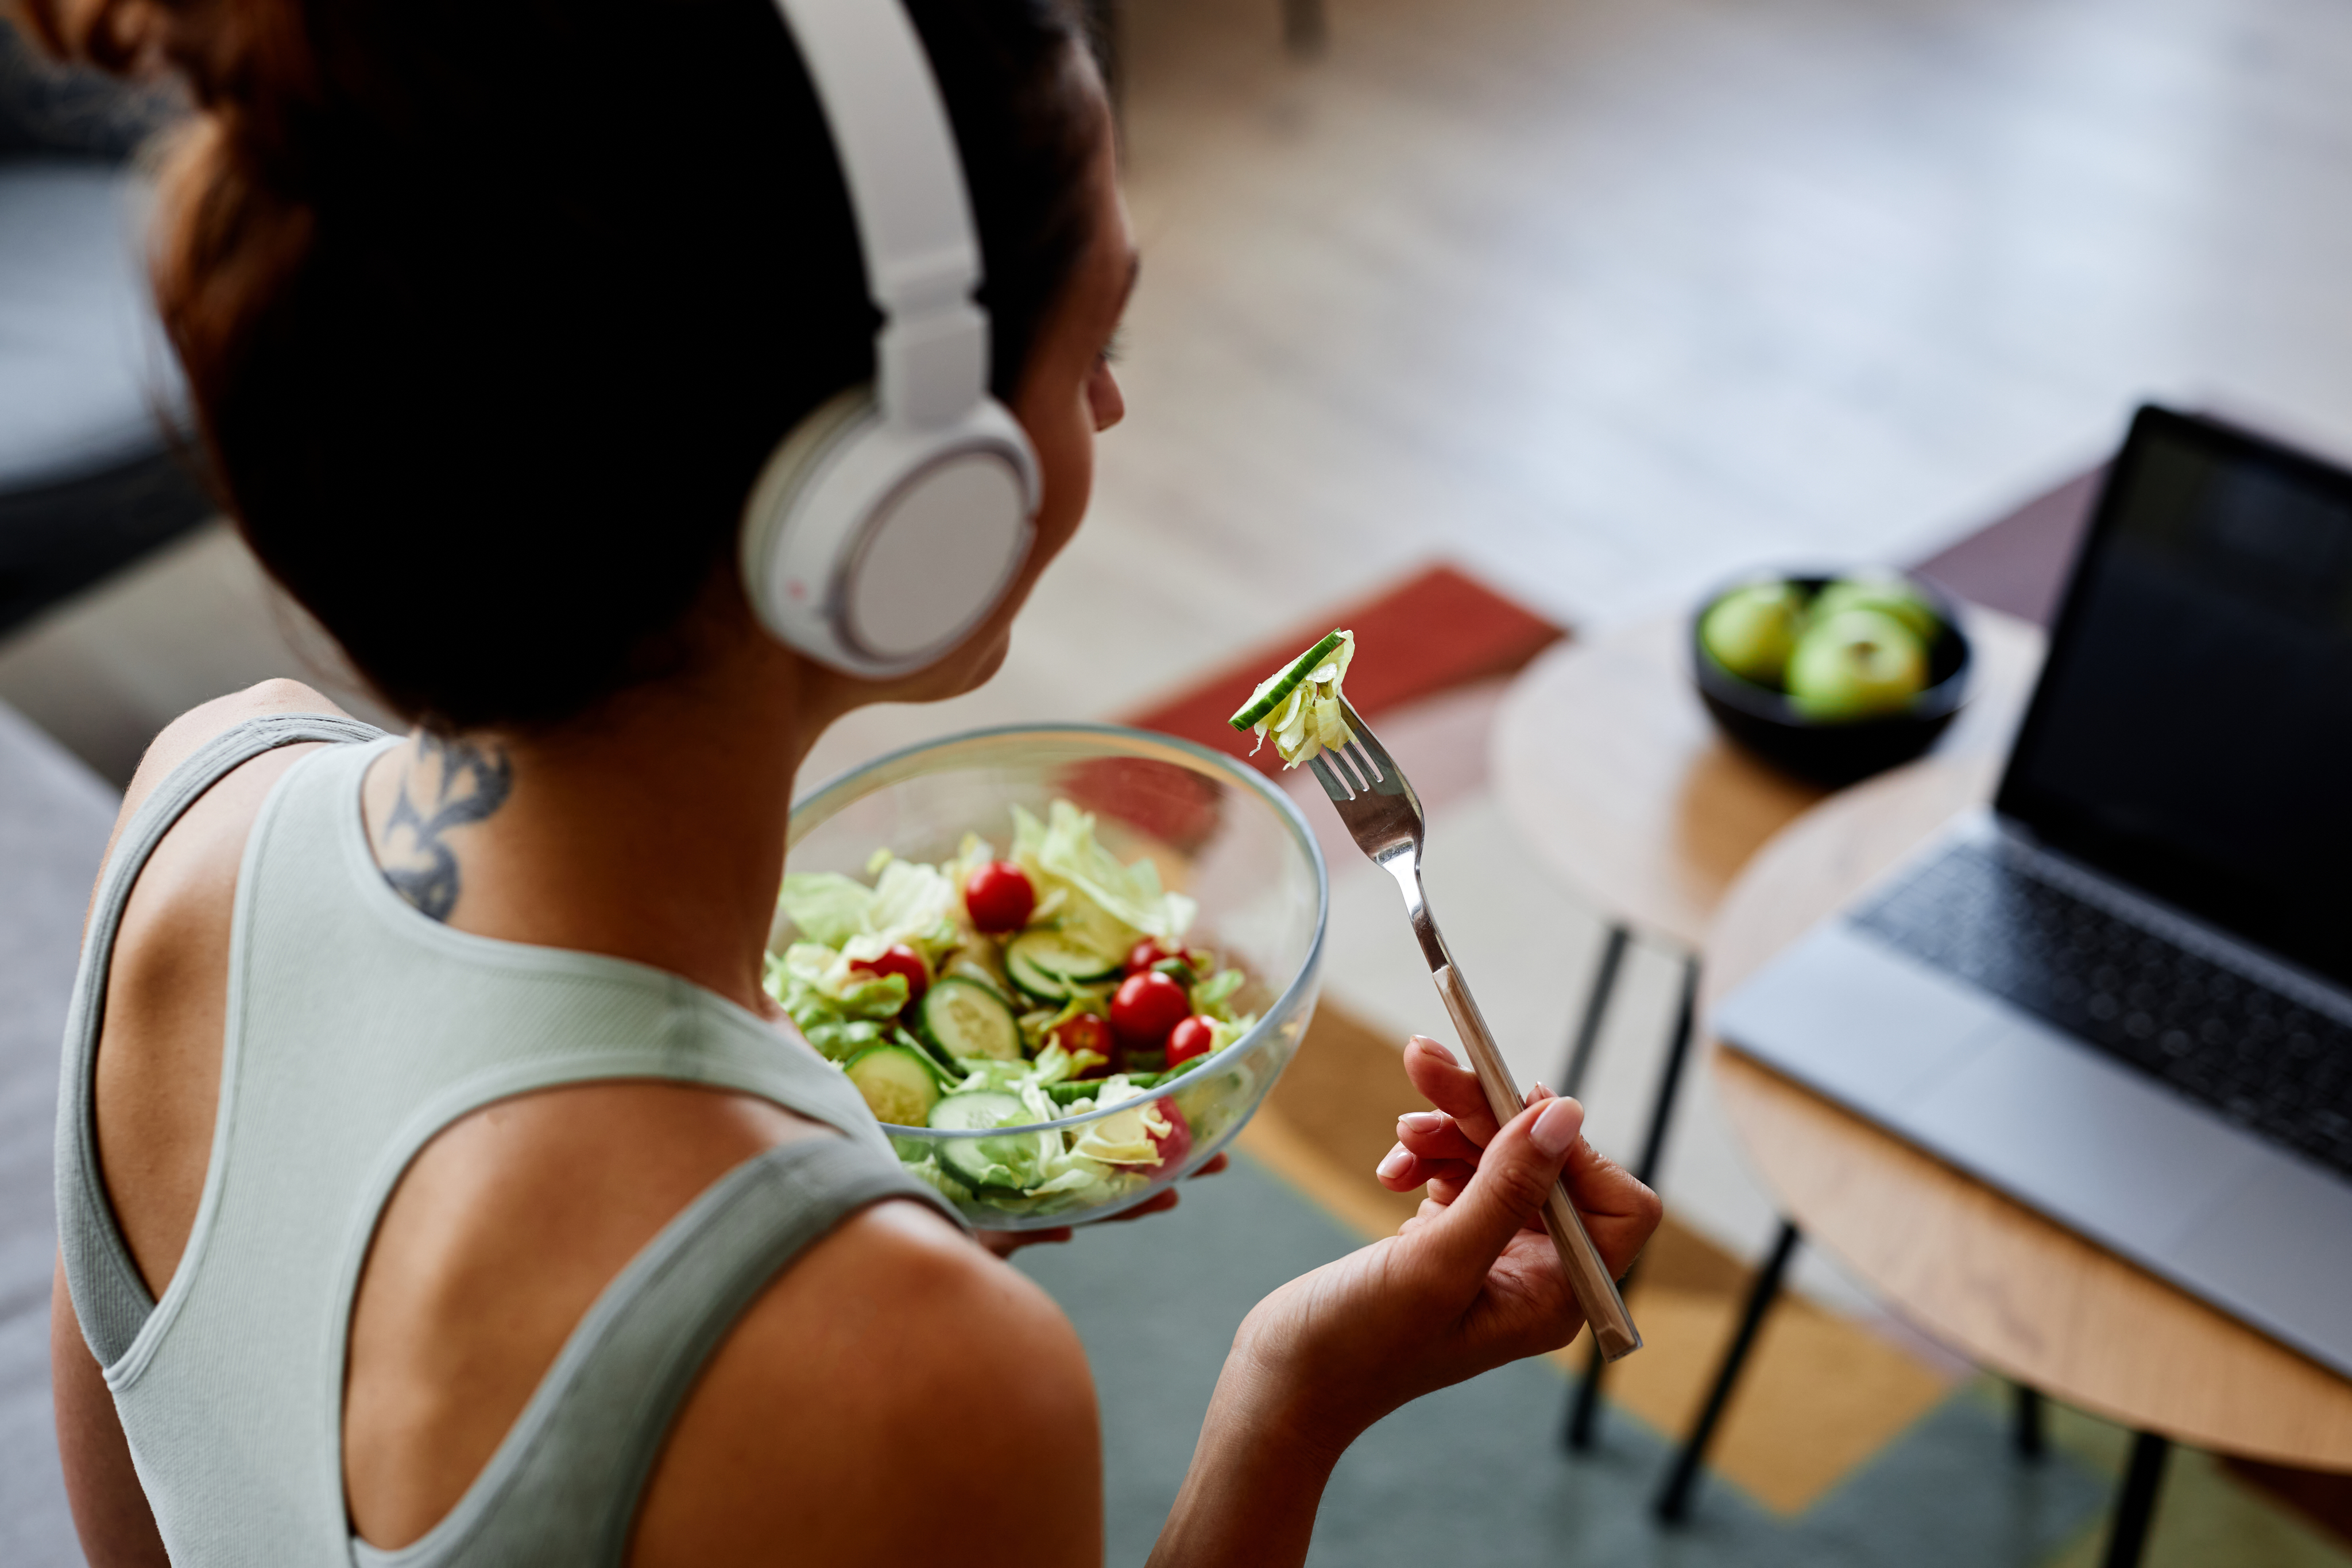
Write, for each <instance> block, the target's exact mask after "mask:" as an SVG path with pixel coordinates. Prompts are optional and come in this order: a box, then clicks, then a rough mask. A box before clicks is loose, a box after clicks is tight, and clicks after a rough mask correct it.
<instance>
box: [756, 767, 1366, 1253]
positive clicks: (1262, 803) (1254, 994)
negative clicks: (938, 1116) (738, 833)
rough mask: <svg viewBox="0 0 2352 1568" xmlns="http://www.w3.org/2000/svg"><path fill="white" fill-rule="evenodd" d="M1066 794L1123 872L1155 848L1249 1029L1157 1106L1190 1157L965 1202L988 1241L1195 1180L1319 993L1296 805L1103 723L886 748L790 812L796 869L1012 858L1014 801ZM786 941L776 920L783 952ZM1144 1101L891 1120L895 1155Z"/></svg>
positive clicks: (1309, 865)
mask: <svg viewBox="0 0 2352 1568" xmlns="http://www.w3.org/2000/svg"><path fill="white" fill-rule="evenodd" d="M1057 797H1059V798H1066V799H1068V800H1072V801H1074V802H1076V804H1077V805H1078V806H1079V807H1081V808H1082V809H1084V810H1089V811H1092V812H1094V813H1095V814H1096V817H1097V827H1096V831H1097V836H1098V837H1099V838H1100V840H1101V841H1102V843H1103V844H1104V845H1105V846H1106V847H1107V848H1108V849H1109V850H1110V851H1111V852H1113V853H1115V854H1117V855H1118V857H1119V858H1120V859H1121V860H1122V861H1128V862H1132V861H1134V860H1135V859H1137V858H1138V857H1139V856H1144V855H1149V856H1150V858H1151V860H1152V861H1153V862H1154V863H1155V864H1157V866H1158V867H1159V870H1160V880H1161V882H1162V883H1163V884H1164V885H1165V886H1167V887H1168V888H1170V889H1171V890H1172V891H1177V892H1181V893H1185V894H1190V895H1191V896H1192V898H1193V899H1195V900H1197V901H1198V903H1199V904H1200V915H1199V917H1198V919H1197V920H1195V921H1194V923H1193V925H1192V931H1191V932H1190V933H1188V934H1187V936H1186V940H1187V942H1188V943H1190V944H1192V946H1206V947H1213V948H1214V949H1216V951H1217V952H1218V954H1219V955H1220V956H1222V957H1223V961H1224V962H1226V963H1228V964H1231V965H1233V966H1234V967H1238V968H1240V969H1242V970H1243V971H1244V973H1245V974H1246V975H1247V976H1248V983H1247V984H1246V985H1245V986H1244V988H1242V990H1241V991H1240V992H1239V993H1238V994H1237V996H1236V997H1235V998H1234V1002H1235V1007H1236V1009H1237V1010H1238V1011H1241V1012H1244V1013H1250V1012H1255V1013H1256V1014H1258V1015H1259V1017H1258V1021H1257V1024H1256V1025H1255V1027H1254V1028H1253V1029H1251V1030H1249V1031H1248V1032H1247V1033H1246V1034H1244V1035H1243V1036H1242V1038H1241V1039H1239V1040H1235V1041H1234V1043H1232V1044H1231V1045H1229V1046H1227V1047H1225V1049H1224V1050H1223V1051H1219V1052H1217V1053H1216V1054H1215V1055H1214V1056H1212V1057H1210V1058H1209V1059H1208V1060H1207V1061H1204V1062H1202V1064H1201V1065H1200V1066H1198V1067H1195V1068H1193V1069H1192V1071H1189V1072H1187V1073H1185V1074H1184V1075H1183V1076H1182V1077H1181V1078H1179V1079H1177V1080H1175V1081H1174V1082H1171V1084H1170V1085H1169V1086H1168V1088H1167V1090H1166V1092H1164V1093H1163V1094H1158V1095H1155V1096H1153V1098H1155V1099H1157V1100H1158V1101H1160V1104H1161V1108H1162V1113H1163V1114H1164V1113H1165V1112H1166V1110H1167V1109H1168V1108H1169V1107H1171V1106H1172V1108H1173V1109H1174V1110H1175V1111H1176V1112H1178V1113H1181V1116H1182V1118H1183V1125H1184V1127H1185V1128H1186V1129H1187V1130H1188V1131H1189V1133H1190V1139H1191V1146H1190V1147H1189V1148H1184V1147H1182V1146H1181V1145H1182V1140H1181V1139H1171V1140H1170V1142H1169V1148H1170V1155H1169V1157H1167V1158H1166V1159H1165V1160H1164V1161H1163V1163H1162V1164H1161V1165H1160V1166H1159V1167H1157V1168H1156V1169H1152V1170H1149V1171H1144V1170H1136V1171H1134V1176H1135V1179H1133V1180H1132V1181H1129V1182H1126V1183H1124V1184H1122V1185H1123V1188H1124V1189H1123V1190H1120V1191H1118V1192H1117V1193H1116V1194H1114V1195H1111V1196H1108V1197H1104V1196H1102V1195H1099V1194H1097V1195H1090V1196H1082V1197H1079V1196H1073V1195H1068V1194H1057V1195H1051V1196H1046V1197H1020V1196H1017V1195H1013V1194H1005V1195H1002V1196H991V1195H989V1194H986V1193H980V1194H975V1195H973V1197H971V1199H970V1200H969V1201H959V1202H958V1203H957V1207H959V1208H960V1209H961V1210H962V1212H963V1214H964V1217H965V1218H968V1219H970V1220H971V1223H972V1224H973V1225H974V1226H975V1227H978V1228H981V1229H984V1230H1034V1229H1042V1228H1048V1227H1052V1226H1060V1225H1075V1224H1082V1223H1084V1222H1086V1221H1087V1220H1090V1219H1101V1218H1106V1217H1107V1216H1109V1215H1113V1214H1117V1213H1119V1212H1120V1211H1122V1210H1124V1209H1129V1208H1132V1207H1135V1206H1136V1205H1137V1204H1139V1203H1142V1202H1144V1201H1145V1200H1146V1199H1148V1198H1150V1197H1151V1196H1152V1195H1153V1194H1154V1193H1156V1192H1158V1191H1160V1188H1162V1187H1164V1186H1168V1185H1169V1184H1170V1183H1171V1182H1173V1181H1176V1180H1179V1179H1180V1178H1181V1177H1182V1176H1186V1175H1188V1174H1190V1173H1191V1172H1192V1171H1194V1170H1196V1169H1198V1168H1199V1167H1200V1166H1202V1164H1203V1163H1204V1162H1206V1161H1207V1160H1208V1159H1209V1158H1210V1157H1211V1156H1212V1155H1215V1154H1216V1153H1217V1151H1218V1150H1220V1149H1222V1148H1223V1147H1224V1145H1226V1144H1227V1143H1229V1142H1231V1141H1232V1139H1233V1136H1234V1134H1235V1133H1237V1132H1239V1131H1241V1128H1242V1125H1243V1124H1244V1123H1245V1122H1247V1121H1248V1120H1249V1118H1250V1114H1251V1113H1252V1112H1254V1111H1255V1110H1256V1109H1257V1106H1258V1102H1259V1101H1261V1100H1263V1099H1265V1095H1266V1092H1267V1091H1268V1090H1270V1089H1272V1088H1273V1087H1274V1082H1275V1080H1276V1078H1278V1077H1280V1076H1281V1074H1282V1070H1283V1069H1284V1068H1285V1067H1286V1066H1287V1065H1288V1064H1289V1061H1290V1058H1291V1056H1292V1055H1293V1054H1294V1053H1295V1052H1296V1051H1297V1049H1298V1041H1299V1038H1300V1036H1301V1035H1303V1034H1304V1033H1305V1032H1306V1030H1307V1019H1308V1018H1309V1017H1310V1016H1312V1014H1313V1013H1314V1010H1315V997H1316V992H1317V990H1318V988H1319V987H1320V985H1321V983H1322V967H1323V928H1324V922H1325V919H1326V915H1327V914H1328V907H1329V904H1330V885H1329V882H1328V877H1327V876H1326V874H1325V871H1324V866H1323V853H1322V851H1321V850H1320V849H1318V847H1317V845H1316V842H1315V837H1314V834H1313V833H1311V832H1310V831H1308V830H1307V823H1306V821H1304V820H1303V819H1301V818H1300V816H1299V814H1298V809H1297V807H1296V806H1294V805H1292V804H1291V802H1290V800H1289V798H1288V797H1287V796H1286V795H1285V794H1283V792H1282V791H1281V790H1279V789H1276V788H1275V787H1274V786H1273V785H1272V784H1270V783H1268V782H1267V781H1266V779H1265V778H1264V776H1262V775H1261V774H1259V773H1258V772H1257V771H1256V770H1255V768H1249V767H1247V766H1245V765H1244V764H1242V763H1239V762H1236V761H1234V760H1233V759H1232V758H1226V757H1222V756H1219V755H1218V754H1217V753H1215V752H1213V751H1211V750H1208V749H1207V748H1206V747H1199V746H1194V745H1192V743H1191V742H1189V741H1182V740H1178V739H1176V738H1174V737H1171V736H1165V735H1153V734H1150V733H1149V732H1147V731H1144V730H1139V729H1122V728H1118V727H1115V726H1111V725H1078V724H1074V725H1048V726H1040V727H1020V728H1006V729H983V730H976V731H973V732H972V733H971V734H968V735H961V736H955V737H950V738H949V739H946V740H940V741H933V742H930V743H929V744H927V745H923V746H919V747H910V748H909V749H908V750H905V751H899V752H894V753H892V754H891V755H889V756H887V757H884V758H878V759H877V760H876V761H873V762H869V763H867V764H866V766H865V767H863V768H857V769H856V770H855V771H854V772H850V773H846V774H844V775H843V776H842V777H840V778H838V779H834V780H833V781H832V782H830V783H828V784H825V785H824V786H823V787H822V788H820V789H817V790H816V791H815V792H814V793H813V794H811V795H809V796H807V797H805V798H804V799H803V800H801V801H800V802H799V803H798V804H797V805H795V806H794V807H793V815H792V825H791V829H790V832H789V836H788V839H787V843H788V846H789V849H788V858H787V863H788V864H789V865H790V866H791V868H792V869H793V871H798V872H814V871H833V872H840V873H845V874H846V875H849V876H855V877H858V878H860V879H861V880H863V879H864V876H865V872H866V862H868V861H869V860H870V859H871V858H872V856H873V854H874V852H875V851H876V850H877V849H882V848H887V849H889V850H890V851H891V852H893V853H894V854H896V855H898V857H899V858H900V859H902V860H912V861H926V862H940V861H945V860H949V859H951V858H952V857H953V856H954V854H955V853H956V850H957V847H958V846H959V845H960V844H961V842H962V841H963V836H964V834H966V833H968V832H971V833H978V834H979V835H980V836H981V837H982V838H984V839H986V840H988V841H990V842H991V843H992V844H994V845H995V846H996V847H997V849H998V851H999V852H1003V849H1004V848H1005V847H1006V845H1007V844H1008V843H1009V841H1011V838H1012V834H1013V814H1012V808H1013V806H1014V805H1016V804H1017V805H1021V806H1024V807H1026V808H1027V809H1028V810H1031V811H1032V812H1034V813H1035V814H1036V815H1038V816H1039V817H1043V816H1045V811H1046V807H1047V805H1048V803H1049V802H1051V801H1052V800H1055V799H1056V798H1057ZM792 938H793V927H792V925H791V923H790V922H789V921H787V920H785V919H784V918H783V916H782V915H778V917H777V925H776V928H775V930H774V931H773V932H772V933H771V945H772V946H775V947H776V948H777V949H778V950H779V951H781V950H782V946H783V944H785V943H786V942H788V941H790V940H792ZM1135 1108H1136V1107H1135V1103H1126V1104H1119V1105H1111V1106H1108V1107H1106V1108H1103V1109H1099V1110H1096V1111H1092V1112H1089V1113H1087V1114H1085V1115H1082V1116H1066V1117H1064V1118H1062V1119H1060V1120H1058V1121H1054V1122H1045V1123H1039V1124H1036V1125H1034V1126H1032V1127H1026V1128H1001V1129H996V1130H992V1131H986V1132H950V1131H946V1130H942V1129H935V1128H930V1127H898V1126H891V1125H889V1124H885V1125H884V1129H883V1130H884V1131H885V1132H887V1133H888V1134H890V1137H891V1140H892V1142H893V1144H894V1145H895V1146H896V1147H897V1148H898V1151H899V1155H900V1157H901V1158H903V1159H906V1160H908V1162H909V1163H914V1164H919V1163H920V1162H922V1161H923V1160H924V1159H926V1158H928V1157H929V1155H932V1154H933V1153H935V1152H936V1150H937V1146H938V1145H940V1144H942V1143H945V1142H948V1141H950V1140H954V1139H969V1138H1003V1137H1013V1136H1021V1135H1024V1134H1060V1135H1062V1136H1064V1137H1066V1138H1069V1139H1073V1140H1075V1139H1076V1137H1077V1136H1078V1135H1079V1134H1082V1133H1083V1132H1084V1131H1085V1130H1086V1129H1087V1126H1088V1125H1089V1124H1092V1123H1095V1122H1098V1121H1101V1120H1103V1119H1104V1118H1106V1117H1109V1116H1116V1115H1120V1114H1122V1113H1131V1112H1133V1111H1134V1110H1135Z"/></svg>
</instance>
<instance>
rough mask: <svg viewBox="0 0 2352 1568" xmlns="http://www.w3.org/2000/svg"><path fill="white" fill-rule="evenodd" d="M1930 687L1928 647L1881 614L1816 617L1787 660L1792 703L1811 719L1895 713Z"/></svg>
mask: <svg viewBox="0 0 2352 1568" xmlns="http://www.w3.org/2000/svg"><path fill="white" fill-rule="evenodd" d="M1926 688H1927V643H1925V642H1923V641H1922V640H1921V639H1920V637H1919V634H1918V633H1917V632H1914V631H1912V630H1911V628H1910V627H1908V626H1906V625H1905V624H1904V623H1903V622H1900V621H1898V620H1896V619H1895V617H1894V616H1892V615H1889V614H1887V613H1886V612H1885V611H1883V610H1841V611H1839V612H1836V613H1835V614H1832V615H1822V616H1816V617H1814V618H1813V620H1812V622H1811V624H1810V625H1808V626H1807V627H1806V628H1805V634H1804V635H1803V636H1801V637H1800V638H1798V639H1797V648H1796V652H1794V653H1790V655H1789V700H1790V702H1792V703H1794V704H1795V705H1796V707H1797V711H1798V712H1799V713H1801V714H1803V715H1804V716H1806V717H1808V718H1813V719H1822V720H1829V721H1835V720H1839V719H1852V718H1866V717H1868V716H1871V715H1873V714H1882V713H1893V712H1895V711H1897V710H1899V709H1901V708H1902V707H1904V706H1906V705H1907V704H1908V703H1909V702H1910V701H1911V699H1912V698H1913V697H1916V696H1917V695H1919V694H1920V692H1922V691H1923V690H1925V689H1926Z"/></svg>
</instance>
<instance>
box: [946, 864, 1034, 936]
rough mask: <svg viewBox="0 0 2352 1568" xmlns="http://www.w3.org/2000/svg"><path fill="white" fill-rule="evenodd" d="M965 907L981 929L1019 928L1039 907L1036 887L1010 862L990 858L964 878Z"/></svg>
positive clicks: (995, 930)
mask: <svg viewBox="0 0 2352 1568" xmlns="http://www.w3.org/2000/svg"><path fill="white" fill-rule="evenodd" d="M963 906H964V909H965V912H966V913H968V914H969V915H971V923H972V924H973V925H976V926H978V927H979V928H980V929H981V930H982V931H987V932H994V933H1001V932H1005V931H1018V930H1020V929H1021V928H1022V927H1023V926H1024V925H1028V924H1029V915H1030V912H1031V911H1033V910H1034V909H1035V908H1036V907H1037V889H1036V887H1035V886H1034V884H1033V883H1031V882H1030V881H1029V873H1027V872H1025V871H1023V870H1022V869H1021V868H1020V867H1019V866H1017V865H1015V864H1013V862H1011V861H990V862H988V863H987V864H986V865H983V866H981V867H979V868H978V869H977V870H975V871H974V872H973V873H971V875H970V876H968V877H966V878H964V883H963Z"/></svg>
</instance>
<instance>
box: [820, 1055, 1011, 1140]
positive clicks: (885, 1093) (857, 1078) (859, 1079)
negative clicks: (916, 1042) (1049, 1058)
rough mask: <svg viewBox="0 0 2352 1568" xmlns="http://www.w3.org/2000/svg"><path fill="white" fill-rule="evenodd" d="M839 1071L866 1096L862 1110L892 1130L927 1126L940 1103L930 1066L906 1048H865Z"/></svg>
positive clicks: (935, 1079)
mask: <svg viewBox="0 0 2352 1568" xmlns="http://www.w3.org/2000/svg"><path fill="white" fill-rule="evenodd" d="M843 1071H845V1072H846V1073H848V1074H849V1081H850V1082H852V1083H855V1084H856V1085H857V1092H859V1093H860V1094H863V1095H864V1096H866V1109H868V1110H870V1111H872V1112H873V1113H874V1119H875V1120H876V1121H877V1122H887V1123H888V1124H890V1125H891V1126H894V1127H921V1126H928V1125H929V1123H930V1118H931V1113H932V1112H933V1111H934V1110H935V1109H936V1108H937V1107H938V1106H939V1104H940V1083H939V1080H938V1079H937V1078H934V1077H933V1076H932V1075H931V1065H930V1063H929V1062H928V1061H924V1060H923V1057H922V1053H921V1052H920V1051H913V1050H910V1049H908V1047H906V1046H903V1045H869V1046H867V1047H866V1049H865V1050H864V1051H859V1052H858V1053H857V1054H856V1056H853V1057H851V1058H850V1059H849V1065H848V1066H847V1067H845V1068H844V1069H843ZM1014 1103H1015V1104H1018V1103H1019V1102H1018V1101H1015V1102H1014Z"/></svg>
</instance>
